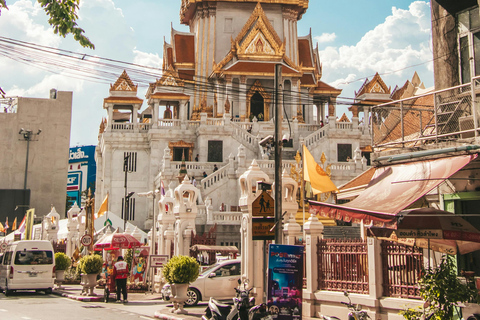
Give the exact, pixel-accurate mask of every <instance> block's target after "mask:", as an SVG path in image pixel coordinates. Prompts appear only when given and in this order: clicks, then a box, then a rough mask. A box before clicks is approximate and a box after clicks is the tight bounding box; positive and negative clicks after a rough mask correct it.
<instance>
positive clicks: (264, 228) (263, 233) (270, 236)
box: [252, 218, 275, 240]
mask: <svg viewBox="0 0 480 320" xmlns="http://www.w3.org/2000/svg"><path fill="white" fill-rule="evenodd" d="M274 224H275V219H274V218H253V219H252V239H253V240H274V239H275V231H274V230H272V231H270V230H271V229H272V228H273V225H274Z"/></svg>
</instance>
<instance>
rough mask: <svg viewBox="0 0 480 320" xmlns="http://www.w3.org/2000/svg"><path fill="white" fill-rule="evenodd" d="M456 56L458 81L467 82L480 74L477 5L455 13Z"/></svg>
mask: <svg viewBox="0 0 480 320" xmlns="http://www.w3.org/2000/svg"><path fill="white" fill-rule="evenodd" d="M457 32H458V56H459V63H460V81H461V82H462V83H469V82H470V81H471V79H472V68H473V71H474V75H475V76H478V75H480V16H479V11H478V7H473V8H470V9H468V10H465V11H463V12H460V13H458V14H457Z"/></svg>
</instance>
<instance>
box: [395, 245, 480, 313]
mask: <svg viewBox="0 0 480 320" xmlns="http://www.w3.org/2000/svg"><path fill="white" fill-rule="evenodd" d="M418 284H419V286H420V296H421V297H422V298H423V299H424V300H425V301H426V304H425V309H424V310H422V309H418V308H417V309H407V310H404V311H402V312H400V314H402V315H403V316H404V318H405V319H409V320H413V319H420V317H421V315H422V314H423V313H424V312H425V313H426V314H427V315H430V314H433V317H432V318H431V319H436V320H439V319H440V320H441V319H453V318H454V313H455V312H456V309H457V308H458V304H459V303H460V302H477V301H478V298H479V296H478V292H477V290H476V289H475V285H474V283H473V282H472V281H471V279H468V278H467V281H466V283H465V282H462V281H461V280H460V279H459V278H458V277H457V271H456V266H455V258H454V257H453V256H450V255H447V256H445V257H444V258H443V259H442V261H441V263H440V265H439V266H438V267H436V268H430V269H427V270H425V271H424V273H423V275H422V277H421V279H420V280H419V283H418Z"/></svg>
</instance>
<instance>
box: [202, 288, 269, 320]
mask: <svg viewBox="0 0 480 320" xmlns="http://www.w3.org/2000/svg"><path fill="white" fill-rule="evenodd" d="M238 284H239V287H240V285H241V281H240V280H238ZM247 285H248V280H245V281H244V283H243V288H240V289H238V288H235V292H236V296H235V298H233V305H231V304H223V303H221V302H219V301H217V300H215V299H214V298H210V300H209V301H208V306H207V308H206V309H205V314H204V315H203V316H202V320H272V318H271V316H270V314H268V312H267V306H266V305H265V304H264V303H262V304H260V305H258V306H255V298H254V297H250V291H252V289H253V288H250V289H247Z"/></svg>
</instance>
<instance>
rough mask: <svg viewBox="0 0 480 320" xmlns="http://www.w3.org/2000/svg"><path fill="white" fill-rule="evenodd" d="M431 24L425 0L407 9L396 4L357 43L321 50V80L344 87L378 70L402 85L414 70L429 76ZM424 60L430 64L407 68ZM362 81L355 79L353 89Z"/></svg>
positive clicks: (412, 4) (385, 77) (431, 66)
mask: <svg viewBox="0 0 480 320" xmlns="http://www.w3.org/2000/svg"><path fill="white" fill-rule="evenodd" d="M430 23H431V21H430V6H429V4H428V3H427V2H425V1H415V2H413V3H411V4H410V6H409V8H408V10H404V9H398V8H395V7H393V8H392V14H391V15H390V16H388V17H387V18H386V19H385V21H384V22H383V23H382V24H380V25H378V26H376V27H375V28H374V29H373V30H370V31H369V32H367V33H366V34H365V35H364V36H363V37H362V38H361V39H360V41H359V42H358V43H357V44H356V45H353V46H345V45H344V46H340V47H335V46H329V47H326V48H325V49H324V50H322V51H320V52H319V53H320V60H321V62H322V65H323V76H324V79H322V80H324V81H327V82H329V83H334V84H337V85H338V86H339V87H340V88H342V87H343V88H345V85H342V83H343V84H345V83H347V84H348V83H350V82H352V81H353V80H355V79H352V75H357V76H358V77H370V76H372V75H373V74H375V73H376V72H378V73H380V74H386V75H385V76H382V77H383V79H384V80H386V79H388V78H390V79H392V81H397V82H396V83H395V84H399V85H400V84H401V85H403V83H404V82H405V81H406V80H407V79H409V78H410V77H411V76H412V75H413V73H414V71H419V74H420V77H421V78H422V72H423V74H426V76H425V77H430V75H429V74H428V73H427V72H428V71H431V70H433V64H432V62H428V61H431V60H432V59H433V54H432V49H431V31H430ZM424 62H428V63H426V64H422V65H420V66H417V67H413V68H408V67H410V66H414V65H418V64H420V63H424ZM394 71H395V72H394ZM389 73H391V74H390V75H389ZM400 79H403V80H400ZM422 80H424V79H423V78H422ZM361 82H363V81H361ZM361 82H360V84H358V82H355V83H354V84H353V85H352V88H353V89H352V91H353V90H358V88H359V87H360V85H361ZM395 84H392V85H395Z"/></svg>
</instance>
